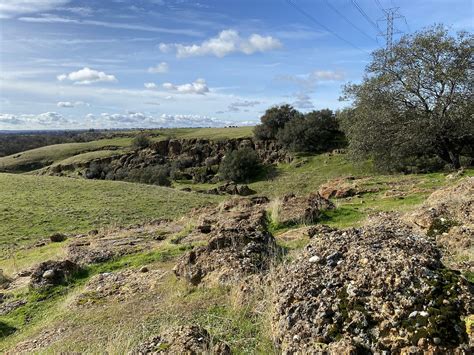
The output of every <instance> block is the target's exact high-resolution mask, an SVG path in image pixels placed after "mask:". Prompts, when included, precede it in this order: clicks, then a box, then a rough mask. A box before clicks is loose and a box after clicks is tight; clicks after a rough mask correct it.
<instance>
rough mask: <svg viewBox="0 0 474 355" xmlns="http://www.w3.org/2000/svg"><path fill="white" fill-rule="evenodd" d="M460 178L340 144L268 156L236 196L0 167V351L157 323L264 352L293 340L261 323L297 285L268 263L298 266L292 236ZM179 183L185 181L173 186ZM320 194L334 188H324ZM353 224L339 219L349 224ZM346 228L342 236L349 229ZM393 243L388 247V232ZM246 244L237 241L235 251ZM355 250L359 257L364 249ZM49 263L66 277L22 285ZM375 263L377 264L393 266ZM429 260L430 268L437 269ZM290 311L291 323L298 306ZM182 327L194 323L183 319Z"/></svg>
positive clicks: (149, 331)
mask: <svg viewBox="0 0 474 355" xmlns="http://www.w3.org/2000/svg"><path fill="white" fill-rule="evenodd" d="M191 132H192V133H193V134H195V133H196V131H194V130H193V131H191ZM214 132H215V133H216V136H219V137H221V136H223V135H224V136H225V135H227V134H228V133H226V131H224V130H222V131H220V132H217V131H214ZM181 133H182V134H185V133H184V131H181ZM217 133H218V134H217ZM186 134H191V133H189V132H187V133H186ZM233 134H234V132H232V135H233ZM219 139H220V138H219ZM104 152H107V151H106V150H105V151H104ZM105 154H107V153H105ZM58 155H62V154H58ZM90 157H91V156H90V155H89V153H82V154H78V155H73V156H71V157H69V158H66V159H69V160H73V161H74V160H78V159H86V160H87V159H88V158H90ZM92 157H95V154H92ZM462 176H464V179H466V177H467V176H474V170H472V169H471V170H467V171H465V172H464V174H463V175H462ZM461 178H462V177H460V176H459V177H458V176H454V175H452V174H451V175H448V174H445V173H433V174H404V175H402V174H393V175H381V174H378V173H376V172H375V171H374V170H373V168H372V167H371V164H370V163H366V164H363V165H353V164H352V163H350V162H349V161H348V160H347V158H346V155H345V154H344V153H341V152H337V153H325V154H320V155H305V156H299V157H296V158H295V159H294V160H293V161H292V162H290V163H280V164H277V165H275V167H274V169H272V170H271V174H269V172H267V173H266V174H264V175H262V176H260V177H259V178H257V179H256V180H255V181H250V182H249V184H248V186H249V187H250V188H251V189H253V190H254V191H255V192H256V195H255V196H257V197H249V198H244V199H241V198H234V197H231V196H227V197H226V196H212V195H209V194H204V193H202V192H199V191H203V190H207V189H212V188H214V187H216V186H219V185H220V184H221V183H218V184H212V183H207V184H202V183H201V184H197V183H192V181H186V180H178V181H175V182H174V183H173V187H174V188H163V187H159V186H150V185H144V184H136V183H125V182H118V181H101V180H87V179H70V178H62V177H55V176H36V175H18V174H0V184H1V185H2V187H4V188H2V190H1V193H0V205H1V206H2V210H1V211H0V218H1V222H2V223H1V224H0V225H1V227H0V240H1V242H2V246H3V250H6V253H4V254H3V257H2V260H0V269H3V272H4V274H5V275H6V276H7V277H9V278H12V280H13V281H12V283H11V284H10V285H9V286H8V288H7V289H6V290H5V296H4V297H6V300H7V301H5V302H4V303H3V305H2V304H0V311H1V312H2V313H1V314H2V315H1V316H0V333H1V334H3V339H1V338H0V349H1V350H13V351H22V352H25V351H27V352H28V351H33V350H40V349H43V350H46V349H47V351H50V352H56V351H72V352H77V351H87V352H91V351H92V352H104V351H107V352H123V351H124V350H127V351H131V350H134V349H138V347H142V348H144V349H145V348H146V349H152V348H153V349H155V347H154V346H156V345H151V344H157V343H156V341H155V342H153V341H152V340H151V341H150V339H158V338H156V337H157V335H156V334H160V335H159V337H161V338H159V339H168V340H166V342H170V343H169V344H171V345H170V346H171V349H175V351H177V352H181V351H184V350H183V349H188V348H186V347H184V348H183V347H182V346H185V345H183V344H181V343H179V341H178V340H176V341H175V340H174V339H181V338H182V339H184V340H183V341H185V343H188V342H191V340H189V339H197V338H195V337H196V336H197V337H198V338H199V337H201V338H202V337H203V336H204V338H205V339H207V337H209V339H210V340H209V341H210V342H211V343H213V344H215V346H216V347H219V349H220V347H222V349H230V350H231V351H232V353H253V352H261V353H275V354H276V353H279V350H278V349H280V346H281V345H279V343H276V342H275V341H276V340H275V339H282V340H279V341H283V343H282V345H283V346H285V347H287V348H288V349H290V348H291V346H294V344H296V343H297V342H295V341H294V340H291V339H289V338H287V337H286V334H290V333H291V332H290V331H289V330H284V329H285V328H280V330H278V332H277V333H274V330H273V329H272V328H271V327H272V324H274V323H272V322H274V320H275V319H278V317H280V313H275V312H276V309H275V308H274V306H273V304H271V300H272V297H276V296H278V297H279V299H280V300H283V299H284V297H287V296H286V295H284V294H279V293H274V292H277V290H278V287H282V286H281V284H282V283H283V284H284V283H286V284H284V286H283V287H284V288H285V289H286V288H287V289H288V290H292V291H291V292H300V291H298V287H300V286H298V284H294V283H293V281H292V280H294V278H293V279H291V278H283V277H277V278H276V275H277V274H276V273H277V272H283V271H281V270H283V269H282V268H285V267H286V265H287V263H290V264H288V267H291V265H293V264H292V260H299V261H297V263H298V264H295V266H294V268H303V269H302V270H306V268H308V266H307V264H305V260H307V259H308V258H310V257H312V256H313V254H310V255H309V256H301V255H306V254H301V253H305V252H306V250H308V249H306V248H304V247H305V246H306V245H308V243H312V245H314V246H315V247H316V248H320V247H319V246H316V244H315V243H316V241H317V240H318V239H317V238H316V237H313V235H315V234H316V235H319V234H321V235H322V236H324V237H322V236H321V237H318V238H322V239H321V241H323V240H325V238H336V239H335V240H336V241H337V240H339V239H338V238H341V235H343V236H344V238H347V237H346V234H342V233H343V232H331V230H330V229H329V230H328V229H327V228H334V227H335V228H348V227H349V228H350V227H354V226H356V227H360V226H363V227H362V228H366V227H365V225H366V218H367V217H368V216H376V215H378V213H380V212H386V211H390V212H391V213H392V214H393V213H395V214H396V213H402V214H407V213H408V214H410V213H412V211H417V210H418V209H419V208H420V206H422V204H423V202H424V201H425V200H426V199H427V198H428V197H429V196H430V195H431V194H432V193H433V192H434V191H437V190H438V189H440V188H443V187H445V188H446V187H450V186H456V184H458V182H459V181H461V180H460V179H461ZM183 188H191V190H196V191H195V192H192V191H191V192H183V191H180V189H183ZM318 190H319V191H320V192H321V193H322V194H326V193H327V194H329V195H330V196H331V197H330V198H331V201H328V202H324V203H323V204H327V205H326V207H325V208H323V209H321V208H322V207H321V205H320V203H321V201H320V200H318V199H319V197H318V199H316V200H314V201H313V200H311V199H312V198H314V197H310V198H309V199H308V197H306V196H311V195H308V194H311V193H314V192H316V191H318ZM333 192H334V193H336V194H337V193H339V194H341V196H338V197H335V196H334V195H333ZM293 195H296V196H293ZM329 195H328V196H329ZM258 196H261V197H258ZM262 196H266V197H268V198H270V200H267V199H266V198H265V197H262ZM308 203H310V204H309V205H307V204H308ZM218 204H219V205H218ZM216 205H218V206H217V207H216ZM3 206H5V207H3ZM318 206H319V207H318ZM308 211H311V217H310V219H307V218H308V217H307V216H308V215H307V213H308ZM377 218H379V217H377ZM380 218H382V220H378V221H379V222H377V223H380V224H381V225H383V226H384V227H383V228H387V229H383V230H380V231H379V232H377V233H383V234H376V235H386V236H387V238H388V236H389V235H391V234H390V233H393V230H395V231H399V230H404V228H408V227H403V226H399V224H397V223H401V222H388V221H389V219H383V218H385V217H383V216H382V217H380ZM395 218H398V217H395ZM380 221H381V222H380ZM370 223H372V224H374V222H369V225H372V224H370ZM322 224H324V225H326V226H325V227H323V226H322ZM377 225H378V224H377ZM380 228H382V227H380ZM390 228H392V229H390ZM409 228H411V227H409ZM357 230H359V229H357ZM357 230H356V231H355V232H354V231H352V229H349V230H348V231H349V233H356V234H357V233H359V232H357ZM209 231H210V232H209ZM364 231H365V229H364ZM55 233H64V234H65V236H66V238H65V240H64V241H61V242H51V241H50V240H49V237H50V236H51V235H53V234H55ZM228 233H232V238H231V239H232V240H233V242H232V243H233V244H231V246H229V245H227V244H226V242H223V241H224V239H222V243H223V244H221V242H220V240H221V239H220V238H223V236H226V235H228ZM318 233H319V234H318ZM330 233H333V234H330ZM334 233H336V234H334ZM337 233H339V234H337ZM364 233H367V235H372V234H374V231H373V230H372V229H367V230H366V232H364ZM385 233H386V234H385ZM395 233H398V232H395ZM407 233H408V232H407ZM409 233H412V232H411V231H410V232H409ZM350 235H351V236H352V237H351V238H355V234H354V235H353V234H350ZM225 238H227V237H225ZM314 238H316V239H314ZM371 238H372V237H371ZM273 240H274V241H273ZM328 240H329V239H328ZM383 240H384V239H381V241H383ZM249 241H251V242H250V244H247V243H249ZM387 243H388V244H387V246H386V248H388V249H387V250H389V249H390V248H393V246H391V245H392V244H389V243H392V242H387ZM393 243H395V244H394V245H398V244H397V243H401V241H393ZM250 245H252V246H251V247H250ZM346 245H347V246H350V245H352V244H350V243H349V242H347V243H346ZM211 246H212V247H211ZM412 247H416V248H427V247H426V246H419V245H413V246H410V245H407V247H406V248H407V253H411V248H412ZM240 248H243V249H242V252H239V250H240ZM246 248H250V249H248V251H245V252H244V250H247V249H246ZM324 248H327V246H325V247H324ZM324 248H323V249H324ZM351 248H356V249H357V248H359V246H358V244H354V245H352V246H351ZM364 248H366V249H364V250H365V251H364V253H366V254H367V255H369V254H370V253H371V249H370V247H369V246H367V247H364ZM384 248H385V246H384ZM429 248H430V249H429V250H428V249H427V250H428V251H427V252H429V253H432V254H433V255H434V254H436V253H437V252H438V251H437V249H432V247H431V246H430V247H429ZM456 248H457V247H456ZM323 249H321V250H323ZM390 250H391V249H390ZM453 250H454V249H453ZM235 253H238V254H235ZM248 253H250V254H248ZM238 255H239V256H238ZM410 255H411V254H410ZM467 255H468V256H467V257H468V258H470V257H471V256H469V255H470V254H469V253H468V254H467ZM374 257H375V256H374ZM410 257H412V256H410ZM465 258H466V254H465V253H464V254H463V253H459V254H453V255H452V256H450V257H449V259H446V262H447V263H450V265H455V266H456V267H459V268H460V270H462V272H464V273H465V275H466V276H468V277H471V278H472V275H471V276H469V275H470V274H469V271H468V270H469V269H466V268H465V266H463V265H464V264H463V263H464V261H463V260H466V259H465ZM64 259H68V260H72V261H73V262H74V263H78V265H80V271H74V272H73V273H71V274H69V272H70V271H67V269H61V267H66V266H60V265H62V264H54V263H55V262H56V261H57V262H58V263H60V262H61V260H64ZM45 260H50V261H49V264H41V265H43V266H41V265H40V266H38V264H39V263H41V262H44V261H45ZM311 260H312V259H311ZM397 260H398V259H397ZM468 260H469V259H468ZM262 263H263V264H262ZM301 263H303V264H301ZM427 263H428V261H427ZM252 265H253V266H252ZM257 265H258V266H257ZM423 265H424V264H423ZM38 267H39V268H40V269H38ZM41 267H42V268H43V269H41ZM48 267H49V268H53V269H54V268H58V269H54V270H56V271H55V272H67V274H66V275H69V276H67V280H68V281H67V282H66V283H60V284H58V285H55V286H53V287H50V288H45V289H42V288H36V286H35V288H34V289H32V290H30V289H29V287H28V284H31V283H32V282H36V281H33V280H36V279H37V280H38V281H37V282H47V280H46V279H44V278H42V277H43V276H42V275H44V273H45V272H46V271H44V270H46V269H44V268H48ZM385 267H387V268H388V269H387V270H389V269H390V268H391V267H394V268H396V267H399V266H391V264H387V265H386V266H385ZM420 267H425V266H420ZM436 267H437V268H439V267H440V266H439V265H438V266H436ZM35 270H39V271H35ZM59 270H63V271H59ZM256 270H260V271H257V272H256ZM265 270H268V271H265ZM289 270H290V272H291V273H295V272H296V273H299V272H301V271H299V270H300V269H289ZM295 270H296V271H295ZM437 270H438V269H437ZM439 270H441V271H439V272H440V275H441V276H440V277H441V278H445V277H447V276H446V275H445V274H443V271H442V269H439ZM31 272H33V274H31ZM71 272H72V271H71ZM255 272H256V273H255ZM304 272H306V273H309V271H307V270H306V271H304ZM361 272H365V271H361ZM407 272H411V271H407ZM417 272H418V271H417ZM437 272H438V271H437ZM247 273H250V274H249V276H246V275H247ZM18 275H25V276H21V277H20V276H18ZM35 275H37V276H35ZM197 275H199V277H198V278H197ZM325 275H330V274H325ZM335 275H336V274H335ZM449 275H451V274H449ZM449 277H457V276H449ZM35 278H36V279H35ZM456 280H457V279H456ZM275 282H279V283H280V284H278V283H275ZM328 282H330V281H328ZM453 282H454V281H453ZM455 282H458V281H455ZM196 283H197V284H199V285H198V286H197V287H196ZM274 283H275V284H274ZM275 287H277V288H275ZM460 287H461V286H460ZM462 287H465V286H462ZM463 290H464V288H461V289H459V291H458V292H465V291H463ZM278 292H279V291H278ZM305 292H306V291H305ZM413 292H417V291H416V290H413ZM463 295H464V293H463ZM463 297H464V296H463ZM377 302H379V301H377ZM1 307H3V308H1ZM5 307H6V308H5ZM282 307H283V306H282ZM303 307H304V305H303ZM357 307H360V306H357ZM53 309H55V310H56V311H55V312H52V311H51V310H53ZM281 312H282V313H281V316H282V317H287V315H285V314H286V313H285V312H291V310H288V309H286V308H285V307H283V308H281ZM377 312H378V311H377ZM452 312H455V313H452V314H453V315H455V317H458V314H460V312H464V311H462V310H461V309H458V308H456V310H452ZM343 314H345V313H343ZM302 317H303V318H301V319H302V321H303V320H304V319H305V318H304V317H306V315H302ZM456 319H457V318H456ZM124 320H126V321H124ZM190 325H192V326H193V327H194V328H193V327H191V328H188V327H189V326H190ZM444 326H445V325H443V327H444ZM305 327H306V325H305ZM446 327H449V325H446ZM110 329H114V331H113V332H111V331H110ZM443 329H444V328H443ZM330 331H331V330H330V329H329V331H328V332H329V333H328V334H330ZM338 331H342V328H341V329H339V330H338ZM173 332H174V333H173ZM203 332H205V333H203ZM196 334H197V335H196ZM199 334H201V335H199ZM206 334H207V335H206ZM410 334H411V333H410ZM457 336H458V335H456V337H457ZM188 337H190V338H189V339H188ZM104 339H105V340H104ZM185 339H188V340H185ZM292 339H293V338H292ZM162 341H165V340H162ZM193 341H194V340H193ZM325 341H326V340H325ZM140 344H141V345H140ZM158 344H159V341H158ZM165 344H168V343H165ZM179 344H181V345H179ZM189 344H190V343H189ZM166 346H168V345H166ZM186 346H188V345H186ZM199 346H201V345H199ZM213 346H214V345H213ZM216 349H217V348H216ZM219 351H220V350H219ZM219 351H216V352H217V353H219ZM336 353H337V352H336Z"/></svg>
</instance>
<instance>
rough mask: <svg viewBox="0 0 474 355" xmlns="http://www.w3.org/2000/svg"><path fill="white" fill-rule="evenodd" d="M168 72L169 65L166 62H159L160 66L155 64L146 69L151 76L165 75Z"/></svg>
mask: <svg viewBox="0 0 474 355" xmlns="http://www.w3.org/2000/svg"><path fill="white" fill-rule="evenodd" d="M168 70H169V65H168V63H166V62H161V63H160V64H157V65H155V66H154V67H150V68H148V72H149V73H152V74H158V73H167V72H168Z"/></svg>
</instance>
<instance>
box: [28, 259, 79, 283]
mask: <svg viewBox="0 0 474 355" xmlns="http://www.w3.org/2000/svg"><path fill="white" fill-rule="evenodd" d="M79 270H80V268H79V266H78V265H77V264H76V263H74V262H72V261H70V260H62V261H52V260H49V261H45V262H42V263H41V264H39V265H38V266H37V267H36V269H35V270H34V271H33V272H32V274H31V280H30V285H31V286H32V287H44V286H54V285H60V284H62V283H64V282H66V281H67V279H68V278H69V277H71V276H73V275H74V274H75V273H76V272H78V271H79Z"/></svg>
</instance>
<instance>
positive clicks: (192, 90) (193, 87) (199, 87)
mask: <svg viewBox="0 0 474 355" xmlns="http://www.w3.org/2000/svg"><path fill="white" fill-rule="evenodd" d="M163 88H164V89H165V90H169V91H176V92H177V93H180V94H200V95H204V94H205V93H207V92H209V88H208V87H207V84H206V81H205V80H204V79H197V80H196V81H194V82H192V83H190V84H182V85H174V84H172V83H164V84H163Z"/></svg>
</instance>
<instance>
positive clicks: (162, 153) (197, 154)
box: [42, 138, 292, 182]
mask: <svg viewBox="0 0 474 355" xmlns="http://www.w3.org/2000/svg"><path fill="white" fill-rule="evenodd" d="M241 147H250V148H252V149H254V150H255V152H256V153H257V155H258V157H259V158H260V159H261V161H262V162H263V163H266V164H273V163H278V162H289V161H291V159H292V158H291V156H290V154H289V153H288V152H287V151H286V150H284V149H283V148H282V147H281V146H280V145H278V143H276V142H272V141H264V142H263V141H257V140H254V139H251V138H236V139H226V140H222V141H218V140H209V139H166V140H162V141H158V142H154V143H153V144H152V145H151V146H150V147H149V148H146V149H140V150H136V151H133V152H129V153H125V154H122V155H115V156H111V157H106V158H100V159H94V160H91V161H88V162H84V163H74V164H71V165H55V166H54V167H51V168H47V169H45V170H44V171H42V174H47V175H63V174H64V172H67V171H79V172H80V174H81V175H83V176H85V177H87V176H89V175H90V172H89V170H88V169H89V167H90V166H91V165H92V164H94V165H107V166H108V169H107V171H108V175H109V176H108V177H107V178H109V177H111V178H114V179H116V180H120V176H121V173H120V169H125V170H134V169H142V168H146V167H149V166H159V165H161V166H168V167H172V168H173V169H174V171H175V174H176V177H177V178H179V179H193V180H195V181H198V182H209V181H211V180H212V179H213V178H214V177H215V175H216V173H217V170H216V169H217V167H218V165H219V163H220V162H221V160H222V159H223V157H224V156H225V154H226V153H227V152H229V151H232V150H235V149H239V148H241ZM92 178H96V177H92ZM104 178H105V177H104Z"/></svg>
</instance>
